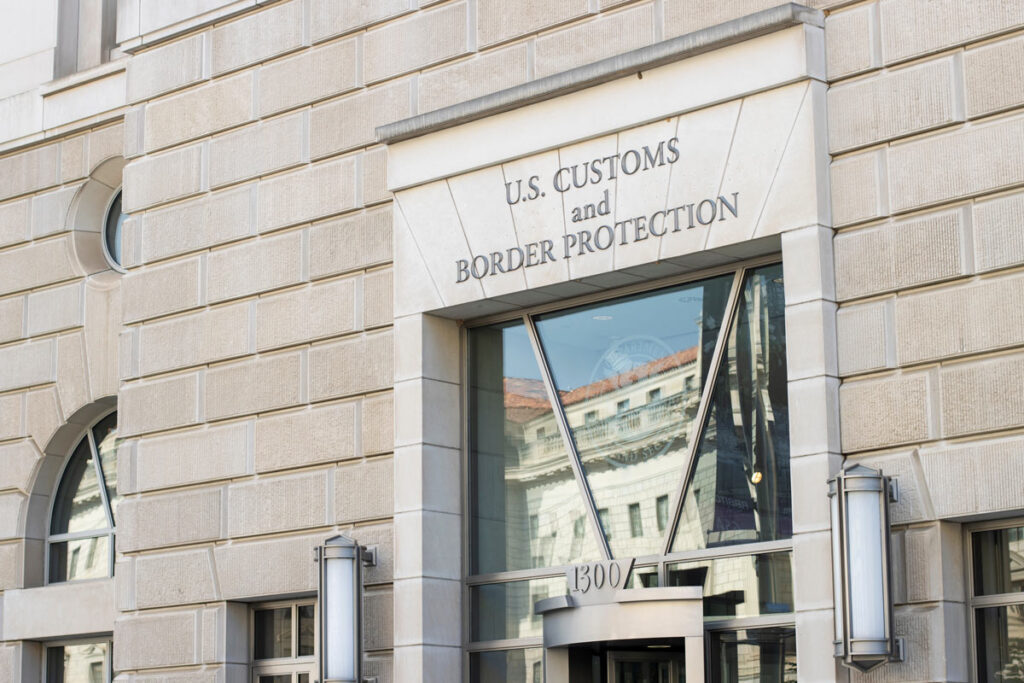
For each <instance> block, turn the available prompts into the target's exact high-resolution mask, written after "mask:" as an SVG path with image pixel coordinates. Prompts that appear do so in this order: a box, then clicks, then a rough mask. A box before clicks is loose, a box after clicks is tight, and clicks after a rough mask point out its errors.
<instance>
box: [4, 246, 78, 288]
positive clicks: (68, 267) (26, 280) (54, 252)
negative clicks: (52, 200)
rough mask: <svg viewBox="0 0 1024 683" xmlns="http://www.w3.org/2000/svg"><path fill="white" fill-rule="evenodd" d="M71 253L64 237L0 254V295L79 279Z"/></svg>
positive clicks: (70, 247) (70, 248)
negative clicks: (74, 278)
mask: <svg viewBox="0 0 1024 683" xmlns="http://www.w3.org/2000/svg"><path fill="white" fill-rule="evenodd" d="M72 249H73V247H72V245H71V240H70V238H69V237H68V236H66V235H65V236H61V237H58V238H55V239H49V240H44V241H41V242H33V243H31V244H26V245H25V246H23V247H18V248H16V249H11V250H9V251H4V252H0V295H2V294H8V293H11V292H20V291H23V290H26V289H33V288H35V287H41V286H43V285H48V284H52V283H56V282H62V281H64V280H69V279H71V278H73V277H77V276H78V275H79V272H78V270H77V262H76V259H75V257H74V256H73V255H72V253H73V252H72Z"/></svg>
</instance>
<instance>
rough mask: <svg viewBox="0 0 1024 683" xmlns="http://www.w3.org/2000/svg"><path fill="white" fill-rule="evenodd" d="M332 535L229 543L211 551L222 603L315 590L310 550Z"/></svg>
mask: <svg viewBox="0 0 1024 683" xmlns="http://www.w3.org/2000/svg"><path fill="white" fill-rule="evenodd" d="M329 535H333V534H318V535H314V536H300V537H295V536H288V537H283V538H281V537H279V538H273V539H269V540H266V541H255V542H248V543H246V542H241V543H232V544H231V545H226V546H224V545H222V546H218V547H217V548H216V549H215V550H214V560H215V561H216V567H217V577H218V579H219V580H220V589H221V593H222V595H223V598H224V599H225V600H235V599H239V598H242V599H251V598H252V597H253V596H260V595H287V594H290V593H307V592H310V591H316V588H317V564H316V563H315V562H313V560H312V558H313V549H314V548H315V547H316V546H318V545H320V544H321V543H322V542H323V541H324V539H326V538H327V537H328V536H329Z"/></svg>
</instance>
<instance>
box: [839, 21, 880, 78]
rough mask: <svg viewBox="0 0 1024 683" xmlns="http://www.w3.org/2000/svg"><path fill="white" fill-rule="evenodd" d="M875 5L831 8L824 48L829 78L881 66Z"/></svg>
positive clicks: (850, 74) (849, 74) (841, 76)
mask: <svg viewBox="0 0 1024 683" xmlns="http://www.w3.org/2000/svg"><path fill="white" fill-rule="evenodd" d="M877 26H878V16H877V8H876V6H875V5H860V6H858V7H854V8H853V9H850V10H846V11H841V12H832V13H831V14H829V15H828V16H827V17H825V48H826V50H825V52H826V61H827V69H828V77H829V79H830V80H834V79H839V78H843V77H845V76H852V75H853V74H856V73H860V72H862V71H867V70H868V69H871V68H874V67H878V66H881V61H882V56H881V49H880V47H879V45H878V28H877Z"/></svg>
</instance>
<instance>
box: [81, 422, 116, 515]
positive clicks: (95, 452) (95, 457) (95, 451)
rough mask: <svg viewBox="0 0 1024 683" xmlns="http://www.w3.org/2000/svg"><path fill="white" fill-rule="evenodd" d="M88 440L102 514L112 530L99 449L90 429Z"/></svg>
mask: <svg viewBox="0 0 1024 683" xmlns="http://www.w3.org/2000/svg"><path fill="white" fill-rule="evenodd" d="M86 435H87V437H88V439H89V450H90V451H92V464H93V466H94V467H95V468H96V478H97V481H99V484H100V486H99V488H100V500H102V501H103V512H104V514H105V515H106V516H107V523H108V524H109V525H110V528H111V529H113V528H114V512H113V510H112V509H111V507H110V501H109V500H108V496H107V478H106V477H105V476H104V474H103V463H102V462H101V461H100V449H99V447H98V446H97V445H96V436H95V435H94V434H93V432H92V429H90V430H89V431H88V432H87V433H86Z"/></svg>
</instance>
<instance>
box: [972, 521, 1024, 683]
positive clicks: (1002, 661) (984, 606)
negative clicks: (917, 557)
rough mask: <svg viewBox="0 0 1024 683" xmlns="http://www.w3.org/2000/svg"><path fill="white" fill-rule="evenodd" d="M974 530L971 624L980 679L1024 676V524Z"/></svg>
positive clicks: (978, 677)
mask: <svg viewBox="0 0 1024 683" xmlns="http://www.w3.org/2000/svg"><path fill="white" fill-rule="evenodd" d="M1003 524H1004V526H1001V527H1000V526H996V525H993V524H987V525H984V526H983V527H975V529H977V530H974V531H972V532H971V533H970V544H969V545H970V570H971V600H970V603H971V610H972V619H971V627H972V629H973V631H974V658H975V666H976V675H977V678H976V680H978V681H1024V592H1022V591H1024V524H1021V523H1020V521H1018V522H1017V523H1016V525H1013V526H1005V523H1003Z"/></svg>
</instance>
